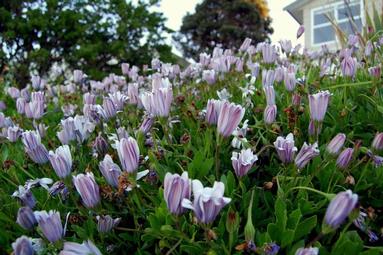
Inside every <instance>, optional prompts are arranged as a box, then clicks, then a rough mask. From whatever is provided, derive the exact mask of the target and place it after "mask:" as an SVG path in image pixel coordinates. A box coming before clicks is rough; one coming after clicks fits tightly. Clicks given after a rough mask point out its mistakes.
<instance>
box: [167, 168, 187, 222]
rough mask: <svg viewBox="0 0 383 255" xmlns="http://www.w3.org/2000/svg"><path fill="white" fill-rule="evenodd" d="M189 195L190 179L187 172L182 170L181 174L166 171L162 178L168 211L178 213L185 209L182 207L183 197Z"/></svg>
mask: <svg viewBox="0 0 383 255" xmlns="http://www.w3.org/2000/svg"><path fill="white" fill-rule="evenodd" d="M190 196H191V180H190V179H189V178H188V173H187V172H183V173H182V175H181V176H179V175H178V174H170V173H166V175H165V179H164V198H165V202H166V205H167V207H168V209H169V211H170V212H171V213H173V214H175V215H180V214H182V213H184V212H185V211H186V209H185V208H183V207H182V205H181V204H182V200H183V199H184V198H186V199H190Z"/></svg>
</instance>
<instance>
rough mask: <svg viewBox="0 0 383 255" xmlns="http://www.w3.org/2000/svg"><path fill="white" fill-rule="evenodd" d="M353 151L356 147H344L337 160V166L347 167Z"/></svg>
mask: <svg viewBox="0 0 383 255" xmlns="http://www.w3.org/2000/svg"><path fill="white" fill-rule="evenodd" d="M353 153H354V149H352V148H347V149H344V150H343V151H342V152H341V153H340V154H339V156H338V159H337V160H336V166H337V167H339V168H341V169H346V168H347V167H348V165H349V164H350V162H351V160H352V155H353Z"/></svg>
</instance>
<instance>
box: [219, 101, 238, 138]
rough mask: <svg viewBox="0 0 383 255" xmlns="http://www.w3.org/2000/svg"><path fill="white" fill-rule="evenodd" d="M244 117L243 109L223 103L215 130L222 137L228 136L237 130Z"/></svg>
mask: <svg viewBox="0 0 383 255" xmlns="http://www.w3.org/2000/svg"><path fill="white" fill-rule="evenodd" d="M244 115H245V109H244V108H242V106H240V105H236V104H233V103H229V102H227V101H226V102H223V104H222V106H221V110H220V112H219V115H218V122H217V130H218V132H219V133H220V134H221V135H222V136H224V137H228V136H230V135H231V134H232V133H233V131H234V130H235V129H236V128H237V126H238V124H239V123H240V122H241V120H242V118H243V116H244Z"/></svg>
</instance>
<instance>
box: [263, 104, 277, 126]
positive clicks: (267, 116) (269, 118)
mask: <svg viewBox="0 0 383 255" xmlns="http://www.w3.org/2000/svg"><path fill="white" fill-rule="evenodd" d="M276 117H277V106H276V105H267V106H266V108H265V111H264V113H263V119H264V121H265V123H266V124H268V125H270V124H272V123H273V122H275V119H276Z"/></svg>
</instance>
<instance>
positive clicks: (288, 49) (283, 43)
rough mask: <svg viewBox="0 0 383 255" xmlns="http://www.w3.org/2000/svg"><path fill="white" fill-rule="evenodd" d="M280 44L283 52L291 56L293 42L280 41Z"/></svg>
mask: <svg viewBox="0 0 383 255" xmlns="http://www.w3.org/2000/svg"><path fill="white" fill-rule="evenodd" d="M279 44H280V45H281V48H282V52H285V53H286V54H290V52H291V49H292V48H293V45H292V43H291V40H280V41H279Z"/></svg>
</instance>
